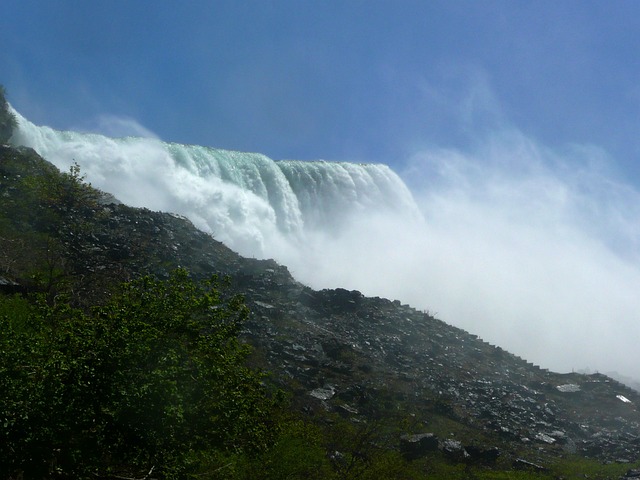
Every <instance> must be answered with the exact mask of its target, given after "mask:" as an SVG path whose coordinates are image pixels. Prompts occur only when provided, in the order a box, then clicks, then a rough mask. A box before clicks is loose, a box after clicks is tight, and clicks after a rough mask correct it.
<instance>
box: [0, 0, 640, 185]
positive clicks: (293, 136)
mask: <svg viewBox="0 0 640 480" xmlns="http://www.w3.org/2000/svg"><path fill="white" fill-rule="evenodd" d="M0 10H1V14H0V45H2V48H1V49H0V83H2V84H4V85H5V87H6V88H7V90H8V93H9V99H10V101H11V102H12V104H13V105H14V106H15V107H16V109H17V110H18V111H20V112H21V113H22V114H23V115H25V116H26V117H27V118H28V119H30V120H31V121H33V122H35V123H38V124H47V125H50V126H53V127H56V128H61V129H66V128H83V129H92V128H93V129H96V128H97V129H99V122H98V118H99V117H100V116H101V115H105V114H108V115H115V116H119V117H125V118H131V119H134V120H136V121H137V122H139V123H140V124H142V125H144V126H145V127H146V128H148V129H149V130H151V131H152V132H155V134H157V135H158V136H159V137H160V138H162V139H163V140H169V141H177V142H182V143H195V144H202V145H209V146H214V147H220V148H228V149H236V150H244V151H257V152H262V153H265V154H267V155H268V156H270V157H272V158H274V159H290V158H296V159H319V158H323V159H327V160H344V161H363V162H382V163H386V164H389V165H391V166H392V167H394V168H396V169H398V170H401V169H402V168H404V165H405V163H406V160H407V158H409V157H410V156H411V155H412V154H413V153H414V152H415V151H418V150H420V149H422V148H425V147H429V148H432V147H434V146H437V147H444V148H460V149H473V148H475V146H476V145H477V144H478V143H480V142H483V140H484V138H485V137H486V135H489V134H491V133H492V132H495V131H501V130H504V129H518V131H521V132H523V133H524V134H525V135H527V136H529V137H531V138H533V139H535V141H537V142H541V143H542V144H544V145H546V146H549V147H551V148H562V147H563V146H566V145H571V144H588V145H593V146H596V147H598V148H601V149H602V150H603V151H604V152H606V154H607V161H608V163H609V164H610V165H609V167H610V168H612V169H613V170H614V171H616V172H617V174H619V175H621V176H623V177H625V178H627V179H630V180H632V181H633V182H635V183H640V165H639V164H638V162H637V161H636V158H637V157H638V154H639V153H640V82H639V80H640V61H639V58H640V57H639V56H638V52H639V51H640V4H638V3H637V2H632V1H615V2H598V1H563V2H558V1H555V0H554V1H544V0H542V1H536V2H521V1H480V2H478V1H442V2H440V1H410V0H404V1H371V0H367V1H355V0H353V1H348V0H341V1H306V0H295V1H266V0H261V1H257V0H256V1H245V2H242V1H236V0H234V1H189V2H173V1H171V2H169V1H154V2H151V1H135V0H124V1H123V0H111V1H91V2H76V1H55V2H50V1H32V0H5V1H4V2H3V4H2V7H0Z"/></svg>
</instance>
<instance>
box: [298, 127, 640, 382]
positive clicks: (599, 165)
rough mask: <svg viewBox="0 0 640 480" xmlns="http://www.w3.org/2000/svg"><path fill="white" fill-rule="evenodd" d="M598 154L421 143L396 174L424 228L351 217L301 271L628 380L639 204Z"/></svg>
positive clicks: (504, 141)
mask: <svg viewBox="0 0 640 480" xmlns="http://www.w3.org/2000/svg"><path fill="white" fill-rule="evenodd" d="M607 160H610V159H607V157H606V154H605V153H604V152H602V151H601V150H600V149H598V148H596V147H592V146H576V145H573V146H568V147H565V148H563V149H562V150H561V151H557V150H552V149H549V148H546V147H544V146H541V145H539V144H537V143H536V142H535V141H533V140H532V139H530V138H527V137H526V136H524V135H522V134H521V133H519V132H517V131H506V132H502V133H500V134H496V135H494V136H492V137H490V138H487V139H486V141H485V142H484V143H482V145H481V146H480V147H478V148H477V150H475V151H473V152H462V151H458V150H453V149H438V148H431V149H424V150H423V151H421V152H419V153H416V154H415V155H414V156H413V157H412V158H411V159H410V160H409V162H408V163H407V167H406V170H405V172H403V176H404V177H405V178H406V179H407V183H409V184H410V186H411V188H412V190H413V192H414V196H415V198H416V200H417V202H418V204H419V205H420V207H421V210H422V212H423V215H424V222H413V223H406V222H405V221H404V220H403V221H397V220H396V219H394V218H391V217H388V218H373V217H371V218H361V219H356V220H354V222H353V223H352V224H351V228H350V229H349V230H348V231H345V232H343V234H342V236H341V237H340V238H334V239H326V238H323V239H318V240H317V245H319V246H318V247H317V248H318V250H319V252H318V253H316V255H315V257H311V258H321V259H322V260H321V261H319V262H317V264H316V263H314V264H313V267H310V266H309V265H307V270H306V271H304V270H305V269H304V267H302V270H303V271H304V272H301V276H302V277H303V278H304V279H305V280H307V281H309V282H313V283H316V284H317V285H319V286H320V285H321V286H331V285H334V286H335V285H337V284H342V285H343V286H347V287H349V288H357V289H359V290H361V291H363V292H365V293H367V294H369V295H382V296H386V297H390V298H397V299H400V300H402V301H403V302H406V303H409V304H411V305H412V306H415V307H417V308H422V309H428V310H429V311H431V312H435V313H437V315H438V316H439V317H440V318H441V319H443V320H445V321H447V322H448V323H451V324H454V325H457V326H459V327H462V328H464V329H466V330H468V331H470V332H472V333H476V334H479V335H480V336H481V337H483V338H484V339H485V340H487V341H490V342H492V343H494V344H498V345H500V346H503V347H505V348H507V349H508V350H510V351H512V352H514V353H516V354H518V355H520V356H522V357H525V358H527V359H528V360H530V361H534V362H536V363H538V364H540V365H542V366H544V367H548V368H552V369H554V370H558V371H571V370H572V369H574V368H575V369H582V368H586V367H589V368H590V369H592V370H599V371H604V372H606V371H618V372H620V373H624V374H627V375H634V376H636V378H638V377H640V371H639V369H638V367H637V365H639V364H640V353H638V352H639V351H640V350H639V349H638V348H637V344H636V343H637V341H636V340H637V338H639V333H640V322H639V321H638V320H639V318H638V317H639V312H640V296H638V295H637V292H638V291H640V290H639V288H640V264H639V263H638V258H639V256H638V254H639V251H638V238H639V235H640V212H639V209H638V205H640V196H639V194H638V192H637V191H635V190H634V189H633V188H631V187H630V186H628V185H625V184H624V183H622V182H620V181H619V180H615V179H614V178H615V177H614V176H613V174H612V173H611V172H608V171H607V164H606V162H607ZM320 252H321V253H320Z"/></svg>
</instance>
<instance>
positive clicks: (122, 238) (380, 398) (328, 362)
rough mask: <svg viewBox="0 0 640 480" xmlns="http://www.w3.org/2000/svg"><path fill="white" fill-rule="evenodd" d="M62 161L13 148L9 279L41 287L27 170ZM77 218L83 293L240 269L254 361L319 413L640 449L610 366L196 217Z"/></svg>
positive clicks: (429, 438)
mask: <svg viewBox="0 0 640 480" xmlns="http://www.w3.org/2000/svg"><path fill="white" fill-rule="evenodd" d="M52 169H54V167H52V166H51V165H50V164H48V163H47V162H45V161H44V160H42V159H41V158H39V157H38V156H37V155H36V154H35V152H33V151H31V150H28V149H15V148H12V147H9V146H2V147H0V199H1V201H2V204H3V207H4V215H5V216H6V217H7V219H8V220H7V222H5V224H4V225H3V226H2V227H3V229H4V230H3V232H5V233H4V236H3V235H0V241H1V242H3V244H2V248H3V252H1V255H0V256H1V257H2V258H0V260H2V265H0V267H2V271H1V272H0V277H1V278H0V289H4V290H5V291H16V290H19V289H29V288H37V287H36V286H35V284H33V282H31V281H30V280H29V277H28V275H26V273H25V272H27V271H28V268H27V267H28V266H29V265H28V263H29V262H26V261H25V260H21V261H17V259H24V258H27V257H31V258H37V257H38V255H40V254H38V253H37V252H35V250H34V249H37V248H41V247H39V246H38V245H40V244H37V245H35V244H34V243H32V242H27V241H26V240H25V238H27V237H19V236H18V235H17V233H16V232H18V231H19V230H20V229H22V230H20V231H23V230H24V231H29V232H31V234H30V235H31V237H29V238H37V239H41V238H42V235H41V234H42V232H44V231H46V229H47V228H50V225H49V227H47V226H46V225H45V224H46V222H45V223H43V222H42V219H41V218H40V217H38V218H40V219H39V220H38V218H36V217H34V219H31V220H29V219H25V218H23V217H21V216H20V209H19V208H18V206H19V204H20V202H21V201H22V199H24V198H25V193H24V191H23V190H24V188H27V187H25V185H27V186H28V185H29V183H28V182H27V183H26V184H25V182H23V180H24V179H25V178H28V177H32V176H34V175H36V176H37V175H41V174H42V172H45V171H47V172H51V171H53V170H52ZM36 207H38V208H40V207H41V206H33V208H36ZM12 212H13V213H12ZM65 218H66V221H67V222H71V223H73V224H74V225H81V226H82V228H76V229H75V230H73V231H70V232H68V234H65V235H67V236H64V235H58V236H56V238H57V239H59V242H60V245H62V247H65V246H67V247H69V248H71V247H73V248H74V252H75V253H74V254H73V255H72V256H67V257H64V258H63V260H62V261H61V262H60V263H61V264H62V265H63V266H64V268H66V269H68V270H69V271H73V272H83V273H82V276H81V280H82V281H80V282H78V283H77V285H74V290H73V291H74V293H75V294H76V295H77V296H78V298H79V299H82V297H83V295H89V292H94V291H95V290H96V288H97V287H96V286H98V287H100V288H104V290H105V292H106V291H107V287H108V284H109V282H112V281H116V280H118V281H119V280H126V279H128V278H133V277H136V276H138V275H141V274H143V273H149V272H150V273H153V274H155V275H157V276H160V277H165V276H167V274H168V272H169V271H170V270H171V269H173V268H175V267H177V266H183V267H186V268H187V269H188V270H189V271H191V272H192V273H193V275H196V276H200V277H202V276H209V275H211V274H214V273H217V274H222V275H230V276H231V277H232V279H233V280H232V286H233V290H234V291H236V292H239V293H242V294H243V295H244V296H245V298H246V302H247V304H248V305H249V307H250V309H251V311H252V315H251V319H250V321H249V322H248V323H247V324H246V326H245V330H244V332H243V337H244V339H246V341H247V342H250V343H251V344H252V345H254V346H255V354H254V355H253V357H252V362H254V363H255V364H256V365H259V366H261V367H264V368H266V369H268V370H270V371H271V372H273V375H272V379H273V380H274V381H275V382H277V383H279V384H281V385H282V386H284V387H285V388H286V389H288V390H290V391H291V392H292V394H293V403H294V405H295V407H296V408H297V409H299V410H300V411H303V412H306V414H308V415H309V416H311V417H315V418H317V419H319V421H330V416H331V415H333V414H336V415H341V416H343V417H346V418H349V419H351V420H352V421H353V422H355V423H360V424H372V423H374V422H375V423H376V424H377V425H379V427H378V428H379V429H380V431H381V432H382V433H383V435H382V436H383V438H384V439H385V441H386V442H388V444H389V445H390V446H393V447H394V448H403V449H404V451H405V453H406V454H407V455H421V454H422V453H424V452H426V451H427V450H429V449H432V448H439V449H440V450H441V451H442V452H443V453H444V454H445V455H448V456H450V458H451V459H452V460H454V461H470V460H473V461H476V460H477V461H479V462H487V463H492V462H495V461H496V459H497V458H500V461H501V462H513V464H514V465H515V466H522V467H525V468H544V465H545V464H547V463H549V462H552V461H553V459H554V458H556V457H557V456H559V455H569V454H578V455H581V456H587V457H592V458H596V459H599V460H602V461H618V462H632V461H636V460H637V459H638V458H640V414H639V413H638V410H637V407H638V405H640V395H639V394H638V393H637V392H636V391H634V390H632V389H630V388H628V387H626V386H624V385H622V384H620V383H618V382H616V381H614V380H613V379H611V378H608V377H606V376H604V375H599V374H594V375H583V374H576V373H572V374H559V373H553V372H549V371H546V370H544V369H540V368H539V367H537V366H535V365H533V364H531V363H528V362H527V361H525V360H523V359H521V358H518V357H516V356H514V355H512V354H510V353H509V352H507V351H505V350H503V349H501V348H500V347H496V346H493V345H490V344H488V343H485V342H484V341H482V340H481V339H479V338H478V337H476V336H475V335H472V334H470V333H468V332H465V331H463V330H460V329H458V328H455V327H452V326H451V325H448V324H447V323H445V322H443V321H441V320H438V319H436V318H434V317H432V316H430V315H429V314H427V313H425V312H420V311H417V310H415V309H413V308H411V307H410V306H407V305H402V304H400V302H397V301H390V300H387V299H383V298H377V297H376V298H369V297H365V296H363V295H362V294H361V293H359V292H357V291H347V290H343V289H333V290H322V291H314V290H312V289H310V288H308V287H306V286H304V285H302V284H300V283H299V282H297V281H296V280H295V279H293V278H292V276H291V275H290V274H289V272H288V270H287V268H286V267H284V266H281V265H278V264H276V263H275V262H274V261H271V260H265V261H260V260H255V259H247V258H242V257H240V256H239V255H237V254H235V253H234V252H232V251H231V250H229V249H228V248H226V247H225V246H224V245H223V244H221V243H220V242H218V241H216V240H215V239H214V238H212V237H211V236H209V235H206V234H205V233H203V232H201V231H198V230H197V229H195V228H194V227H193V225H192V224H191V223H190V222H189V221H188V220H186V219H184V218H181V217H179V216H175V215H172V214H169V213H160V212H151V211H148V210H145V209H135V208H131V207H128V206H126V205H122V204H119V203H118V202H117V201H116V200H115V199H113V197H110V196H108V195H106V194H102V193H99V192H96V193H95V196H94V197H92V201H89V202H85V203H84V204H83V205H81V206H80V207H78V208H74V209H71V210H68V211H65ZM29 222H31V223H29ZM43 225H45V226H43ZM7 232H9V233H10V234H11V235H13V236H11V235H9V234H8V233H7ZM39 241H40V240H39ZM43 248H44V247H43ZM47 248H48V247H47ZM47 251H49V250H47ZM61 255H62V254H61ZM38 288H39V287H38ZM402 434H404V435H402Z"/></svg>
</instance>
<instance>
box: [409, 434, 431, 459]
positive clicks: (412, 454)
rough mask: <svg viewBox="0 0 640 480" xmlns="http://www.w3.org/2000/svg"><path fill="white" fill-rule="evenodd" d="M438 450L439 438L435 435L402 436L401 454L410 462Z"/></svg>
mask: <svg viewBox="0 0 640 480" xmlns="http://www.w3.org/2000/svg"><path fill="white" fill-rule="evenodd" d="M437 449H438V437H436V436H435V435H434V434H433V433H419V434H415V435H402V436H401V437H400V452H401V453H402V455H403V456H404V457H405V458H406V459H408V460H415V459H417V458H420V457H424V456H425V455H426V454H427V453H429V452H433V451H435V450H437Z"/></svg>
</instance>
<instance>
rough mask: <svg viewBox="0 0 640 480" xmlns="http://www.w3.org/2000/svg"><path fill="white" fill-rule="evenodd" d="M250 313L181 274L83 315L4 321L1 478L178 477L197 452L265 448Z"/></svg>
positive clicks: (46, 311) (58, 313)
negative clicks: (245, 325) (250, 361)
mask: <svg viewBox="0 0 640 480" xmlns="http://www.w3.org/2000/svg"><path fill="white" fill-rule="evenodd" d="M8 302H9V303H10V302H16V300H12V299H4V300H3V301H2V305H3V307H2V308H0V312H6V311H7V309H8V306H9V303H8ZM246 316H247V309H246V306H244V304H243V303H242V302H241V301H240V299H238V298H229V299H225V298H223V296H222V295H221V293H220V285H219V283H218V282H217V281H216V280H215V279H214V280H212V281H211V282H206V283H203V284H197V283H195V282H193V281H191V280H190V279H189V278H188V276H187V273H186V272H185V271H184V270H178V271H176V272H175V273H174V274H173V275H172V276H171V278H170V279H169V280H168V281H166V282H160V281H156V280H154V279H151V278H149V277H146V278H143V279H141V280H139V281H135V282H132V283H128V284H125V285H124V286H123V287H122V289H121V291H120V293H119V294H118V295H116V296H115V297H114V298H113V299H112V300H111V301H110V302H109V303H108V304H107V305H105V306H102V307H96V308H94V309H93V310H92V312H91V313H90V314H87V313H84V312H82V311H80V310H77V309H73V308H71V307H70V306H69V304H68V303H65V302H56V303H55V304H54V305H52V306H50V305H48V304H47V303H46V302H39V303H38V304H37V305H36V306H34V307H33V308H32V309H31V312H30V315H29V316H28V321H26V322H25V321H24V319H22V320H20V322H17V321H16V320H15V319H14V318H12V317H11V316H10V315H6V314H4V315H2V316H1V317H0V332H1V333H0V391H2V392H3V395H2V397H0V412H2V413H0V416H1V417H2V418H0V471H1V472H13V474H15V475H19V474H21V475H24V477H25V478H42V477H45V476H60V477H65V476H67V477H68V476H73V477H82V476H84V475H89V474H90V473H91V474H98V476H100V475H107V474H114V473H118V472H119V471H120V470H122V472H127V473H130V474H135V475H142V474H143V473H146V472H148V471H149V470H150V469H151V468H152V467H155V468H154V472H155V473H156V474H159V475H162V476H163V477H165V478H184V475H186V474H187V472H189V471H193V470H196V469H199V468H200V467H199V466H198V464H197V461H196V460H194V459H197V458H199V456H198V452H228V454H230V455H231V454H245V453H246V454H251V453H252V452H259V451H262V450H264V449H265V448H266V447H267V446H268V445H269V444H270V443H272V440H273V435H275V434H276V433H277V429H275V428H273V425H272V422H271V420H270V419H271V414H272V412H273V410H274V408H275V405H276V403H277V399H274V398H272V396H271V395H270V394H269V391H268V390H267V389H266V387H265V386H264V385H263V377H262V375H261V374H259V373H258V372H256V371H254V370H251V369H249V368H247V367H245V366H244V359H245V357H246V355H247V348H246V347H245V346H244V345H242V344H240V343H239V342H238V340H237V333H238V329H239V328H240V325H241V323H242V321H243V320H244V319H245V318H246ZM18 323H19V325H18ZM220 455H222V453H220Z"/></svg>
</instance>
